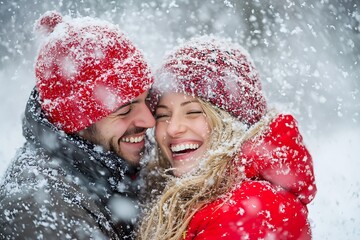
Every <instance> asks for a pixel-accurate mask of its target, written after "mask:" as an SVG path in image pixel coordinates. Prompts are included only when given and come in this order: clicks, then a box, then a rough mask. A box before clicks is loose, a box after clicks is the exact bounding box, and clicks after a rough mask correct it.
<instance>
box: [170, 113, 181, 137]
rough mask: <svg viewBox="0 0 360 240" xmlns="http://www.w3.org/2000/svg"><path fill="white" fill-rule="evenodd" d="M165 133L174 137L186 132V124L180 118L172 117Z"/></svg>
mask: <svg viewBox="0 0 360 240" xmlns="http://www.w3.org/2000/svg"><path fill="white" fill-rule="evenodd" d="M166 131H167V133H168V134H169V135H170V136H172V137H176V136H178V135H180V134H182V133H184V132H185V131H186V124H185V122H184V121H183V119H182V118H180V117H177V116H174V115H173V116H172V117H171V118H170V119H169V120H168V125H167V129H166Z"/></svg>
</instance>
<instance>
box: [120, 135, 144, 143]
mask: <svg viewBox="0 0 360 240" xmlns="http://www.w3.org/2000/svg"><path fill="white" fill-rule="evenodd" d="M144 138H145V134H141V135H137V136H125V137H122V138H121V142H126V143H139V142H142V141H143V140H144Z"/></svg>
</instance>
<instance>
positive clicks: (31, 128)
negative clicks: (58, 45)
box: [0, 89, 140, 239]
mask: <svg viewBox="0 0 360 240" xmlns="http://www.w3.org/2000/svg"><path fill="white" fill-rule="evenodd" d="M23 134H24V136H25V138H26V140H27V141H26V143H25V144H24V146H23V147H22V148H21V149H20V150H19V151H18V153H17V156H16V158H15V159H14V160H13V162H12V164H11V165H10V167H9V168H8V169H7V171H6V173H5V176H4V179H2V181H1V186H0V239H132V238H133V237H132V236H131V234H132V230H133V225H134V222H135V221H136V217H137V214H138V203H137V191H138V189H139V182H140V181H139V179H138V178H137V172H138V169H136V168H134V167H131V166H129V165H128V164H126V162H125V161H124V160H122V159H121V158H119V157H118V156H117V155H116V154H114V153H112V152H104V151H102V149H101V148H100V147H99V146H94V145H92V144H90V143H88V142H85V141H84V140H82V139H80V138H78V137H76V136H71V135H67V134H65V133H64V132H62V131H59V130H57V129H56V128H55V127H54V126H53V125H52V124H51V123H50V122H49V121H48V120H47V119H46V118H45V117H44V115H43V112H42V111H41V108H40V104H39V102H38V93H37V91H36V89H34V90H33V92H32V94H31V96H30V98H29V101H28V103H27V106H26V111H25V118H24V122H23Z"/></svg>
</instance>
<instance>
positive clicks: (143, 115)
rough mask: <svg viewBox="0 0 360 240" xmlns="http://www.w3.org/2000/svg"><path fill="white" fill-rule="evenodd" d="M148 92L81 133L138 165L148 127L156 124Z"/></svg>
mask: <svg viewBox="0 0 360 240" xmlns="http://www.w3.org/2000/svg"><path fill="white" fill-rule="evenodd" d="M147 95H148V92H145V93H143V94H141V95H140V96H139V97H137V98H135V99H134V100H133V101H132V102H131V103H129V104H125V105H123V106H121V107H120V108H119V109H118V110H116V111H115V112H113V113H112V114H110V115H109V116H107V117H105V118H103V119H101V120H99V121H98V122H96V123H95V124H93V125H92V126H91V127H89V128H88V129H85V130H83V131H81V133H80V135H81V136H82V137H83V138H85V139H87V140H89V141H91V142H92V143H94V144H98V145H100V146H102V147H104V148H105V149H106V150H111V151H114V152H115V153H117V154H118V155H119V156H120V157H122V158H124V159H125V160H126V161H128V162H129V163H130V164H133V165H138V164H139V162H140V158H141V154H142V152H143V150H144V146H145V141H144V140H145V131H146V130H147V128H152V127H153V126H154V125H155V119H154V117H153V115H152V114H151V112H150V110H149V108H148V106H147V104H146V101H145V100H146V97H147Z"/></svg>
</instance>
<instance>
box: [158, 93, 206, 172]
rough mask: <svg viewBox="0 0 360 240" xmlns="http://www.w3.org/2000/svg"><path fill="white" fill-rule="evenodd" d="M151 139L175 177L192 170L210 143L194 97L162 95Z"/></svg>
mask: <svg viewBox="0 0 360 240" xmlns="http://www.w3.org/2000/svg"><path fill="white" fill-rule="evenodd" d="M155 118H156V128H155V137H156V141H157V142H158V144H159V147H160V149H161V151H162V153H163V155H164V156H165V158H166V159H168V161H169V162H170V164H171V166H172V167H173V168H174V170H173V173H174V175H175V176H177V177H179V176H181V175H182V174H184V173H187V172H189V171H191V170H192V169H194V168H196V167H197V165H198V164H199V161H200V160H201V157H202V156H203V155H204V153H205V151H206V150H207V147H208V144H209V141H210V133H211V129H210V125H209V120H208V118H207V117H206V115H205V113H204V110H203V108H202V106H201V104H200V102H199V101H198V100H197V98H194V97H191V96H189V95H185V94H181V93H167V94H164V95H163V96H162V97H161V99H160V101H159V104H158V106H157V108H156V113H155Z"/></svg>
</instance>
